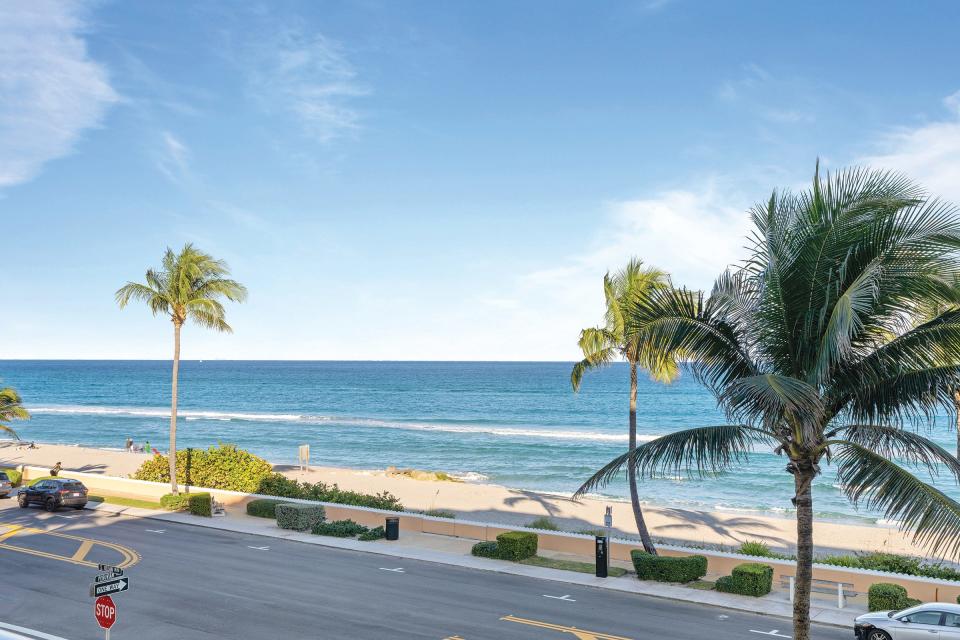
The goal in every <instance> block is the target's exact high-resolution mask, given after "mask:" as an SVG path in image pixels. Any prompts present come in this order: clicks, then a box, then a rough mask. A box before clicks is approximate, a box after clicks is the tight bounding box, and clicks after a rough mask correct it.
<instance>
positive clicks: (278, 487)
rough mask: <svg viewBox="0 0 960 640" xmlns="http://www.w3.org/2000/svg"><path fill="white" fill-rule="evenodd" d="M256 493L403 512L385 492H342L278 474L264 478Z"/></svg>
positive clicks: (397, 503) (398, 502)
mask: <svg viewBox="0 0 960 640" xmlns="http://www.w3.org/2000/svg"><path fill="white" fill-rule="evenodd" d="M256 493H259V494H262V495H265V496H280V497H282V498H300V499H302V500H316V501H317V502H332V503H334V504H350V505H354V506H358V507H369V508H371V509H384V510H386V511H403V505H402V504H401V503H400V499H399V498H397V497H396V496H395V495H393V494H392V493H389V492H387V491H383V492H381V493H375V494H369V493H359V492H357V491H343V490H342V489H340V487H338V486H337V485H336V484H332V485H330V484H326V483H324V482H317V483H315V484H311V483H309V482H298V481H297V480H291V479H290V478H288V477H286V476H284V475H283V474H280V473H272V474H270V475H269V476H267V477H266V478H264V479H263V480H262V481H261V482H260V485H259V486H258V487H257V490H256Z"/></svg>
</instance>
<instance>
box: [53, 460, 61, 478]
mask: <svg viewBox="0 0 960 640" xmlns="http://www.w3.org/2000/svg"><path fill="white" fill-rule="evenodd" d="M62 468H63V465H61V464H60V463H59V462H58V463H57V464H55V465H53V469H50V475H52V476H54V477H56V476H58V475H60V469H62Z"/></svg>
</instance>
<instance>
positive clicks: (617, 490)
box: [0, 361, 960, 522]
mask: <svg viewBox="0 0 960 640" xmlns="http://www.w3.org/2000/svg"><path fill="white" fill-rule="evenodd" d="M180 371H181V378H180V388H181V396H180V417H181V421H180V425H179V432H178V446H181V447H187V446H194V447H205V446H208V445H210V444H214V443H216V442H217V441H222V442H232V443H236V444H237V445H239V446H241V447H243V448H246V449H249V450H251V451H254V452H255V453H257V454H259V455H261V456H263V457H265V458H267V459H269V460H271V461H273V462H286V463H292V462H295V461H296V455H297V445H299V444H303V443H307V444H309V445H310V448H311V453H312V463H313V464H317V465H329V466H343V467H354V468H360V469H382V468H384V467H387V466H389V465H395V466H399V467H418V468H423V469H433V470H443V471H448V472H453V473H456V474H459V475H461V476H462V477H464V478H465V479H467V480H469V481H475V482H493V483H496V484H502V485H506V486H509V487H515V488H523V489H537V490H541V491H552V492H560V493H569V492H571V491H573V490H574V489H576V487H577V486H579V484H580V483H581V482H582V481H583V480H585V479H586V478H588V477H589V476H590V474H591V472H592V471H594V470H595V469H597V468H598V467H600V466H602V465H603V464H604V463H606V462H607V461H609V460H610V459H611V458H612V457H614V456H615V455H617V454H618V453H621V452H622V451H624V450H625V449H626V442H627V436H626V423H627V391H628V384H629V381H628V380H629V379H628V371H627V368H626V365H622V364H619V365H613V366H611V367H608V368H607V369H604V370H602V371H599V372H595V373H592V374H590V375H588V376H587V378H586V379H585V381H584V385H583V388H582V390H581V392H580V393H579V394H574V393H572V391H571V390H570V383H569V373H570V364H567V363H542V362H538V363H533V362H529V363H528V362H522V363H493V362H476V363H469V362H457V363H444V362H262V361H257V362H223V361H208V362H196V361H191V362H183V363H182V364H181V370H180ZM0 380H2V381H3V383H4V384H6V385H11V386H14V387H15V388H17V389H18V390H19V391H20V393H21V395H22V396H23V398H24V402H25V403H26V404H27V406H28V408H29V409H30V410H31V412H32V413H33V419H32V420H30V421H29V422H25V423H21V424H19V425H16V426H17V427H18V430H19V432H20V435H21V437H22V438H24V439H28V440H35V441H38V442H49V443H61V444H80V445H90V446H97V447H113V448H121V447H122V446H123V443H124V440H125V439H126V438H127V437H131V438H133V439H134V440H136V441H137V442H139V443H142V442H143V441H144V440H149V441H150V442H151V443H152V444H154V445H157V446H159V447H161V448H166V445H165V440H166V433H167V427H168V422H169V417H168V415H169V413H168V411H169V393H170V389H169V385H170V363H168V362H160V361H112V362H111V361H88V362H84V361H3V362H0ZM638 404H639V410H638V423H639V426H638V432H639V433H640V434H641V435H640V438H641V440H649V439H651V438H654V437H656V436H658V435H662V434H664V433H669V432H671V431H675V430H678V429H683V428H687V427H694V426H703V425H710V424H721V423H722V422H723V417H722V415H721V414H720V413H719V412H718V411H717V409H716V405H715V402H714V400H713V398H712V396H710V395H709V394H708V393H707V392H706V391H705V390H704V389H703V388H702V387H700V386H699V385H698V384H697V383H696V382H695V381H694V380H693V378H692V377H691V376H689V375H685V376H682V377H681V378H680V380H678V381H677V382H675V383H673V384H672V385H667V386H665V385H660V384H656V383H653V382H650V381H647V380H642V381H641V384H640V391H639V401H638ZM949 424H950V420H948V419H946V417H943V418H941V419H940V420H939V421H938V425H942V426H937V427H936V428H934V430H933V431H932V432H931V433H930V435H931V436H933V437H934V438H935V439H936V440H937V441H939V442H940V443H941V444H943V445H944V446H946V447H947V448H948V449H949V448H951V447H953V446H955V444H954V443H955V437H954V435H953V432H952V431H951V430H950V427H949ZM784 465H785V461H784V460H783V459H782V458H779V457H777V456H775V455H773V454H772V453H771V452H758V453H756V454H754V455H753V456H751V459H750V461H749V463H748V464H745V465H742V466H741V467H739V468H738V469H736V470H735V471H732V472H730V473H728V474H726V475H724V476H722V477H717V478H705V479H699V478H696V477H688V476H687V475H686V474H680V475H678V476H676V477H669V478H660V479H656V480H651V481H647V482H646V483H645V484H644V485H643V486H642V487H641V495H642V496H643V498H644V499H645V500H647V501H648V502H650V503H655V504H663V505H671V506H677V507H687V508H695V509H707V510H726V511H734V512H737V511H743V512H769V513H779V514H789V513H790V509H789V508H790V496H791V495H792V477H791V476H789V475H788V474H786V473H785V472H784ZM835 483H836V479H835V477H834V474H833V473H832V472H830V471H829V470H828V471H827V472H825V473H824V474H823V475H822V476H821V477H820V478H819V479H818V481H817V484H816V486H815V500H816V505H817V511H818V513H819V515H820V516H821V517H827V518H838V519H848V520H850V519H852V520H858V521H870V522H873V521H876V520H877V518H878V516H877V515H876V514H871V513H865V512H863V511H861V512H857V511H856V510H854V509H853V507H851V506H850V505H849V503H848V502H847V501H846V499H845V498H844V497H843V496H842V494H841V493H840V492H839V490H838V489H837V487H836V486H835ZM938 486H941V488H942V489H944V490H945V491H947V492H948V493H950V494H951V495H953V496H954V497H960V492H958V491H956V489H955V488H954V486H953V485H951V484H948V482H947V479H946V478H944V479H942V480H941V481H940V484H939V485H938ZM604 494H605V495H610V496H616V497H622V496H625V495H626V487H625V485H624V483H617V484H615V485H611V486H610V487H608V488H607V489H606V490H605V491H604Z"/></svg>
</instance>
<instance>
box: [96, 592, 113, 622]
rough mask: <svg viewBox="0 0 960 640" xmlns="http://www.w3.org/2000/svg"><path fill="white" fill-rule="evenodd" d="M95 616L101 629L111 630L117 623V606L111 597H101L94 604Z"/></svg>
mask: <svg viewBox="0 0 960 640" xmlns="http://www.w3.org/2000/svg"><path fill="white" fill-rule="evenodd" d="M93 615H94V617H95V618H96V619H97V624H99V625H100V628H101V629H109V628H110V627H112V626H113V623H114V622H116V621H117V605H115V604H113V598H111V597H110V596H100V597H99V598H97V600H96V602H94V603H93Z"/></svg>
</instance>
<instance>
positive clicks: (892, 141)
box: [858, 91, 960, 204]
mask: <svg viewBox="0 0 960 640" xmlns="http://www.w3.org/2000/svg"><path fill="white" fill-rule="evenodd" d="M943 103H944V106H945V107H946V108H947V109H948V110H950V114H949V117H947V118H945V119H942V120H936V121H930V122H926V123H923V124H921V125H918V126H914V127H901V128H899V129H895V130H893V131H891V132H890V133H888V134H886V135H884V136H883V137H882V138H881V140H880V142H879V144H878V145H877V149H876V151H875V152H873V153H871V154H869V155H867V156H865V157H863V158H860V160H858V163H859V164H866V165H870V166H873V167H878V168H885V169H893V170H896V171H900V172H902V173H905V174H906V175H907V176H908V177H910V178H912V179H914V180H916V181H917V182H919V183H920V184H922V185H923V186H924V187H926V189H927V190H928V191H929V192H930V193H931V194H932V195H934V196H937V197H940V198H944V199H947V200H950V201H952V202H954V203H955V204H960V91H958V92H957V93H954V94H952V95H950V96H948V97H947V98H945V99H944V101H943Z"/></svg>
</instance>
